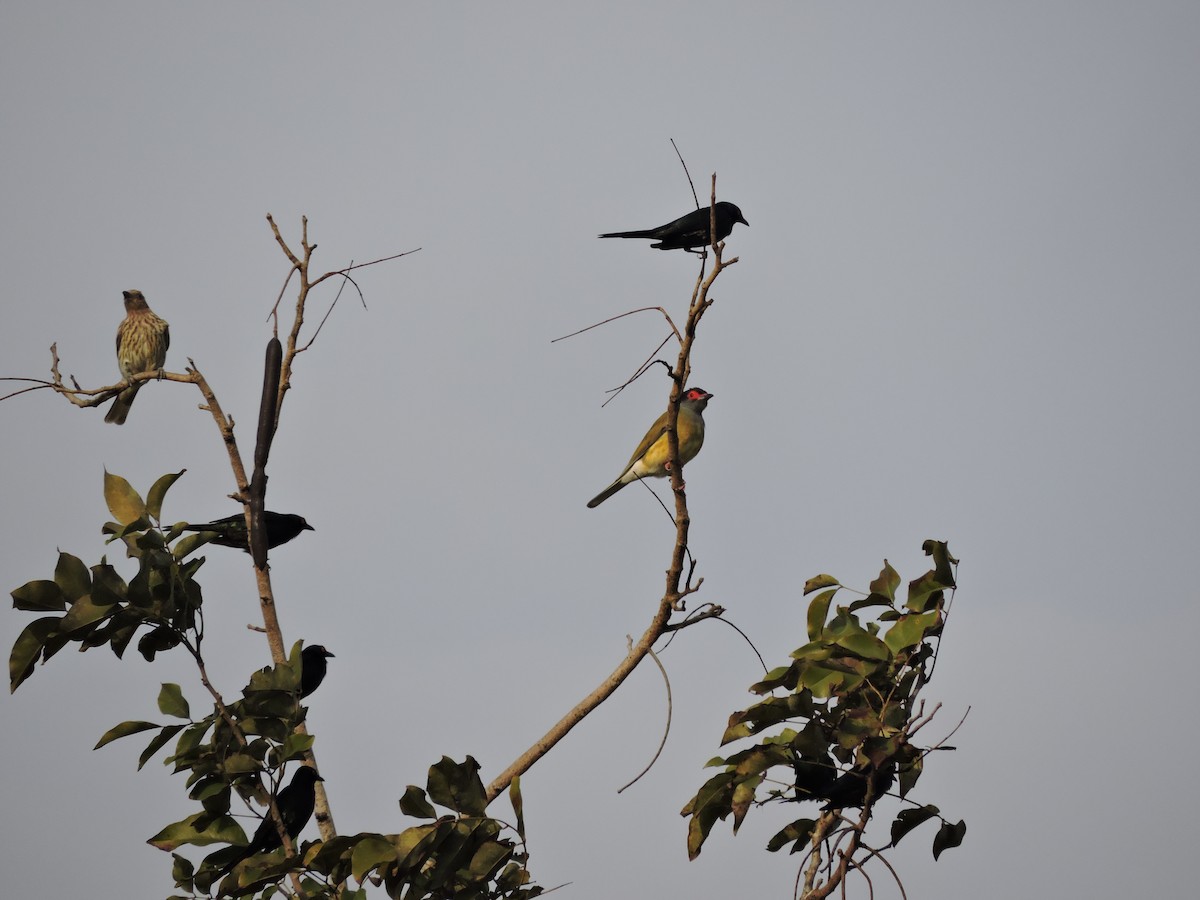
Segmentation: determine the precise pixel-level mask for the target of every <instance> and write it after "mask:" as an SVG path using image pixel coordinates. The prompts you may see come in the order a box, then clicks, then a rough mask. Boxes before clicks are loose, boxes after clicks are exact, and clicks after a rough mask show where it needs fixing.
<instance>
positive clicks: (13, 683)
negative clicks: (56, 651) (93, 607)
mask: <svg viewBox="0 0 1200 900" xmlns="http://www.w3.org/2000/svg"><path fill="white" fill-rule="evenodd" d="M57 630H58V617H57V616H44V617H43V618H40V619H35V620H34V621H32V622H30V623H29V624H28V625H26V626H25V628H24V630H22V631H21V633H20V634H19V635H18V636H17V639H16V641H14V642H13V648H12V653H10V654H9V657H8V689H9V692H12V691H15V690H16V689H17V688H18V687H20V685H21V682H23V681H24V680H25V679H26V678H28V677H29V676H30V675H32V674H33V667H34V665H35V664H36V663H37V660H38V656H39V655H40V654H41V652H42V648H43V647H44V646H45V645H46V641H47V640H48V639H49V638H50V637H51V635H53V634H55V633H56V632H57Z"/></svg>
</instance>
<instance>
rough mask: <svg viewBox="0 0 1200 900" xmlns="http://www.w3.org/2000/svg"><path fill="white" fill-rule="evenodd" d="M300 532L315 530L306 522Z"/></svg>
mask: <svg viewBox="0 0 1200 900" xmlns="http://www.w3.org/2000/svg"><path fill="white" fill-rule="evenodd" d="M302 530H303V531H316V530H317V529H315V528H313V527H312V526H311V525H309V524H308V523H307V522H305V523H304V528H303V529H302Z"/></svg>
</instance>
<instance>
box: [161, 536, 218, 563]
mask: <svg viewBox="0 0 1200 900" xmlns="http://www.w3.org/2000/svg"><path fill="white" fill-rule="evenodd" d="M214 537H215V534H214V533H213V532H211V531H201V532H199V533H198V534H189V535H188V536H187V537H185V538H180V539H179V540H178V541H176V542H175V545H174V546H173V547H172V548H171V553H172V554H174V556H175V558H176V559H184V558H186V557H187V556H188V554H190V553H193V552H195V551H196V550H197V549H198V548H200V547H203V546H204V545H205V544H207V543H208V542H209V541H211V540H212V539H213V538H214Z"/></svg>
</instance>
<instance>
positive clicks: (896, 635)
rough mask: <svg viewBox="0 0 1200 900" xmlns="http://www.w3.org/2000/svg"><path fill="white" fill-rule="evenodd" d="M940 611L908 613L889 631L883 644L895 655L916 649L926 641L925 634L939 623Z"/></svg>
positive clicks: (884, 637)
mask: <svg viewBox="0 0 1200 900" xmlns="http://www.w3.org/2000/svg"><path fill="white" fill-rule="evenodd" d="M938 617H939V611H938V610H936V609H931V610H929V612H923V613H907V614H905V615H904V616H902V617H901V618H900V619H899V620H898V621H897V622H896V624H894V625H893V626H892V627H891V628H889V629H888V633H887V634H885V635H884V636H883V642H884V643H885V644H887V646H888V648H889V649H891V651H892V652H893V653H898V652H899V651H901V650H906V649H908V648H909V647H915V646H917V645H918V644H920V643H921V641H922V640H924V639H925V632H926V631H928V630H929V629H930V628H932V627H933V626H935V625H936V624H937V623H938Z"/></svg>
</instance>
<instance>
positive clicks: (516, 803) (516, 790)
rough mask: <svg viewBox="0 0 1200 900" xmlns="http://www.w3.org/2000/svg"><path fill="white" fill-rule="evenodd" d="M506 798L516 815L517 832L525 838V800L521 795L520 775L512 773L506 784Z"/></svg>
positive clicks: (522, 838)
mask: <svg viewBox="0 0 1200 900" xmlns="http://www.w3.org/2000/svg"><path fill="white" fill-rule="evenodd" d="M508 799H509V801H510V802H511V803H512V808H513V813H514V814H515V815H516V817H517V834H519V835H520V836H521V840H525V801H524V799H522V797H521V776H520V775H514V776H513V780H512V781H511V782H509V785H508Z"/></svg>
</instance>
